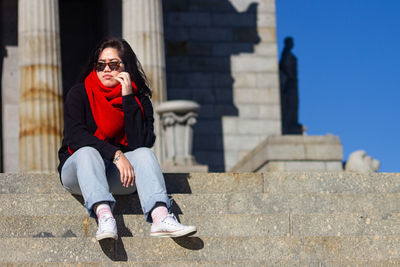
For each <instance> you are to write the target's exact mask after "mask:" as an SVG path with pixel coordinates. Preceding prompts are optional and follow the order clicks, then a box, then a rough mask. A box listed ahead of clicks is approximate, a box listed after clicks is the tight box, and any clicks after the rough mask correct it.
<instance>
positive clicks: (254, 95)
mask: <svg viewBox="0 0 400 267" xmlns="http://www.w3.org/2000/svg"><path fill="white" fill-rule="evenodd" d="M164 20H165V23H164V31H165V44H166V68H167V87H168V99H169V100H172V99H189V100H194V101H196V102H198V103H199V104H200V105H201V110H200V114H199V119H198V123H197V125H196V126H195V129H194V146H193V150H194V151H193V152H194V155H195V157H196V160H197V161H199V162H200V163H202V164H207V165H209V168H210V171H224V170H229V169H230V168H231V167H232V166H233V165H235V164H236V163H237V162H238V161H239V160H240V159H241V158H242V157H243V156H244V155H246V154H247V153H248V152H249V151H251V150H252V149H253V148H254V147H256V146H257V145H258V144H259V143H260V142H261V141H262V140H264V139H265V138H266V136H268V135H271V134H280V132H281V123H280V106H279V105H280V104H279V84H278V69H277V67H278V65H277V44H276V25H275V3H274V1H273V0H258V1H249V0H231V1H228V0H219V1H215V0H202V1H199V0H197V1H194V0H193V1H183V0H182V1H181V0H169V1H165V2H164Z"/></svg>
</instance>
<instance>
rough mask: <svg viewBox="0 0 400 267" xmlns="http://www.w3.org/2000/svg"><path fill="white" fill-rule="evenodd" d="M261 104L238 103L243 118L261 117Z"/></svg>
mask: <svg viewBox="0 0 400 267" xmlns="http://www.w3.org/2000/svg"><path fill="white" fill-rule="evenodd" d="M260 107H261V105H252V104H240V105H238V109H239V114H240V118H241V119H260Z"/></svg>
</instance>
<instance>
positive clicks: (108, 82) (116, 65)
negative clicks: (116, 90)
mask: <svg viewBox="0 0 400 267" xmlns="http://www.w3.org/2000/svg"><path fill="white" fill-rule="evenodd" d="M102 63H103V64H102ZM104 63H111V64H106V65H104ZM103 67H104V69H103ZM123 70H124V64H123V63H122V60H121V58H120V57H119V56H118V50H117V49H115V48H111V47H107V48H105V49H104V50H103V51H101V53H100V55H99V59H98V60H97V64H96V73H97V77H99V80H100V81H101V83H102V84H103V85H104V86H106V87H114V86H116V85H118V84H119V82H118V81H117V80H116V79H115V77H116V76H117V75H118V74H119V73H120V72H121V71H123Z"/></svg>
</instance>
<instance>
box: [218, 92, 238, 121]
mask: <svg viewBox="0 0 400 267" xmlns="http://www.w3.org/2000/svg"><path fill="white" fill-rule="evenodd" d="M225 101H226V102H225V103H223V104H217V105H215V115H216V116H217V118H221V117H225V116H237V115H238V110H237V108H236V106H235V105H234V104H232V103H231V102H232V99H231V98H228V97H227V98H226V100H225Z"/></svg>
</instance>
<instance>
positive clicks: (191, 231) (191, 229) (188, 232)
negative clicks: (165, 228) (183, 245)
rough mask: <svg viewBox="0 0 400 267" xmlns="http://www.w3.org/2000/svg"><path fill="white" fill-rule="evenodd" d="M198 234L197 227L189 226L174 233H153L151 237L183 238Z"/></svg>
mask: <svg viewBox="0 0 400 267" xmlns="http://www.w3.org/2000/svg"><path fill="white" fill-rule="evenodd" d="M196 232H197V229H196V227H195V226H188V227H186V228H185V229H182V230H178V231H173V232H152V233H150V236H152V237H182V236H190V235H193V234H195V233H196Z"/></svg>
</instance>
